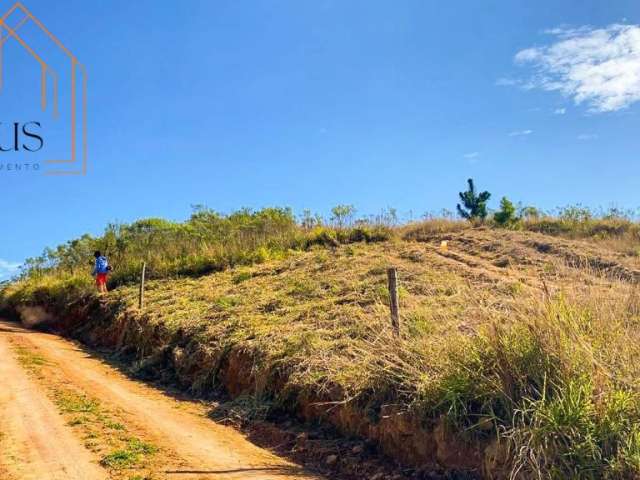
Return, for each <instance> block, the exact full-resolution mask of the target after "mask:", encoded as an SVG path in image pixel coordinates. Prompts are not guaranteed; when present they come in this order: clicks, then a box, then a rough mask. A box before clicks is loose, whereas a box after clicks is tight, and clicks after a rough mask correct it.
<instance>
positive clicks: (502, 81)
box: [496, 77, 519, 87]
mask: <svg viewBox="0 0 640 480" xmlns="http://www.w3.org/2000/svg"><path fill="white" fill-rule="evenodd" d="M518 83H519V81H518V80H517V79H515V78H507V77H502V78H499V79H498V80H496V85H498V86H500V87H511V86H513V85H518Z"/></svg>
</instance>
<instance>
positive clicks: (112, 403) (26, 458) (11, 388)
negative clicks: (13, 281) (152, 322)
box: [0, 321, 319, 480]
mask: <svg viewBox="0 0 640 480" xmlns="http://www.w3.org/2000/svg"><path fill="white" fill-rule="evenodd" d="M0 412H1V414H0V450H1V451H0V477H2V478H5V477H8V478H10V479H12V480H27V479H38V480H49V479H51V480H58V479H69V480H76V479H78V480H80V479H82V480H85V479H86V480H93V479H109V478H114V479H121V478H124V479H144V478H154V479H155V478H172V479H173V478H178V479H184V478H189V479H196V478H203V479H255V480H267V479H274V480H275V479H278V480H288V479H319V477H318V476H315V475H311V474H309V473H307V472H305V471H304V470H303V469H302V468H300V467H298V466H296V465H294V464H291V463H289V462H288V461H286V460H283V459H281V458H278V457H277V456H275V455H273V454H271V453H270V452H268V451H266V450H264V449H261V448H258V447H256V446H255V445H253V444H251V443H250V442H248V441H247V440H246V439H245V438H244V437H243V436H242V434H240V433H239V432H237V431H236V430H234V429H232V428H230V427H226V426H222V425H219V424H216V423H215V422H213V421H211V420H210V419H208V418H206V417H205V416H204V410H203V409H202V408H200V407H199V406H198V405H197V404H196V403H195V402H188V401H181V400H176V399H174V398H172V397H170V396H168V395H167V394H165V393H163V392H161V391H160V390H156V389H154V388H152V387H150V386H148V385H145V384H143V383H139V382H136V381H133V380H131V379H129V378H127V377H125V376H124V375H123V374H121V373H120V372H119V371H118V370H116V369H114V368H113V367H111V366H109V365H108V364H106V363H104V362H102V361H101V360H100V359H99V358H97V357H92V356H91V355H90V354H88V353H87V352H85V351H84V350H82V349H80V348H79V347H77V346H76V345H74V344H73V343H72V342H69V341H67V340H64V339H61V338H59V337H57V336H53V335H49V334H45V333H40V332H34V331H29V330H25V329H24V328H22V327H20V326H18V325H16V324H13V323H9V322H5V321H0ZM118 442H119V443H118ZM123 442H124V443H123ZM119 445H125V447H122V448H120V449H118V448H117V447H118V446H119ZM132 445H133V447H132ZM134 447H135V448H134ZM147 454H148V455H147ZM145 455H147V456H148V457H149V460H145V458H146V457H145ZM135 468H138V470H135ZM140 472H142V473H143V474H139V473H140Z"/></svg>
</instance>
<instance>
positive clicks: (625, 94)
mask: <svg viewBox="0 0 640 480" xmlns="http://www.w3.org/2000/svg"><path fill="white" fill-rule="evenodd" d="M545 33H546V34H548V35H552V36H553V37H555V42H554V43H551V44H550V45H547V46H541V47H531V48H526V49H524V50H521V51H519V52H518V53H517V54H516V56H515V61H516V62H517V63H519V64H522V65H531V66H532V67H533V74H532V76H531V77H530V78H529V79H527V80H526V81H524V82H522V83H520V84H521V85H522V86H523V87H524V88H540V89H542V90H547V91H558V92H560V93H562V94H563V95H565V96H567V97H570V98H572V99H573V101H574V102H575V103H576V104H586V105H587V106H588V107H589V110H591V111H594V112H611V111H615V110H620V109H622V108H625V107H628V106H629V105H631V104H633V103H635V102H637V101H639V100H640V25H622V24H613V25H609V26H607V27H604V28H593V27H588V26H583V27H578V28H568V27H558V28H554V29H551V30H547V31H546V32H545Z"/></svg>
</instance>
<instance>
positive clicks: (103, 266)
mask: <svg viewBox="0 0 640 480" xmlns="http://www.w3.org/2000/svg"><path fill="white" fill-rule="evenodd" d="M108 266H109V262H108V261H107V257H105V256H103V255H101V256H99V257H98V258H96V266H95V267H93V273H92V275H96V274H98V273H108V272H109V270H107V267H108Z"/></svg>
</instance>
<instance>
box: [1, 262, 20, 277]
mask: <svg viewBox="0 0 640 480" xmlns="http://www.w3.org/2000/svg"><path fill="white" fill-rule="evenodd" d="M19 268H20V264H19V263H14V262H9V261H7V260H3V259H2V258H0V280H6V279H8V278H10V277H11V276H13V275H15V274H16V273H18V269H19Z"/></svg>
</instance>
